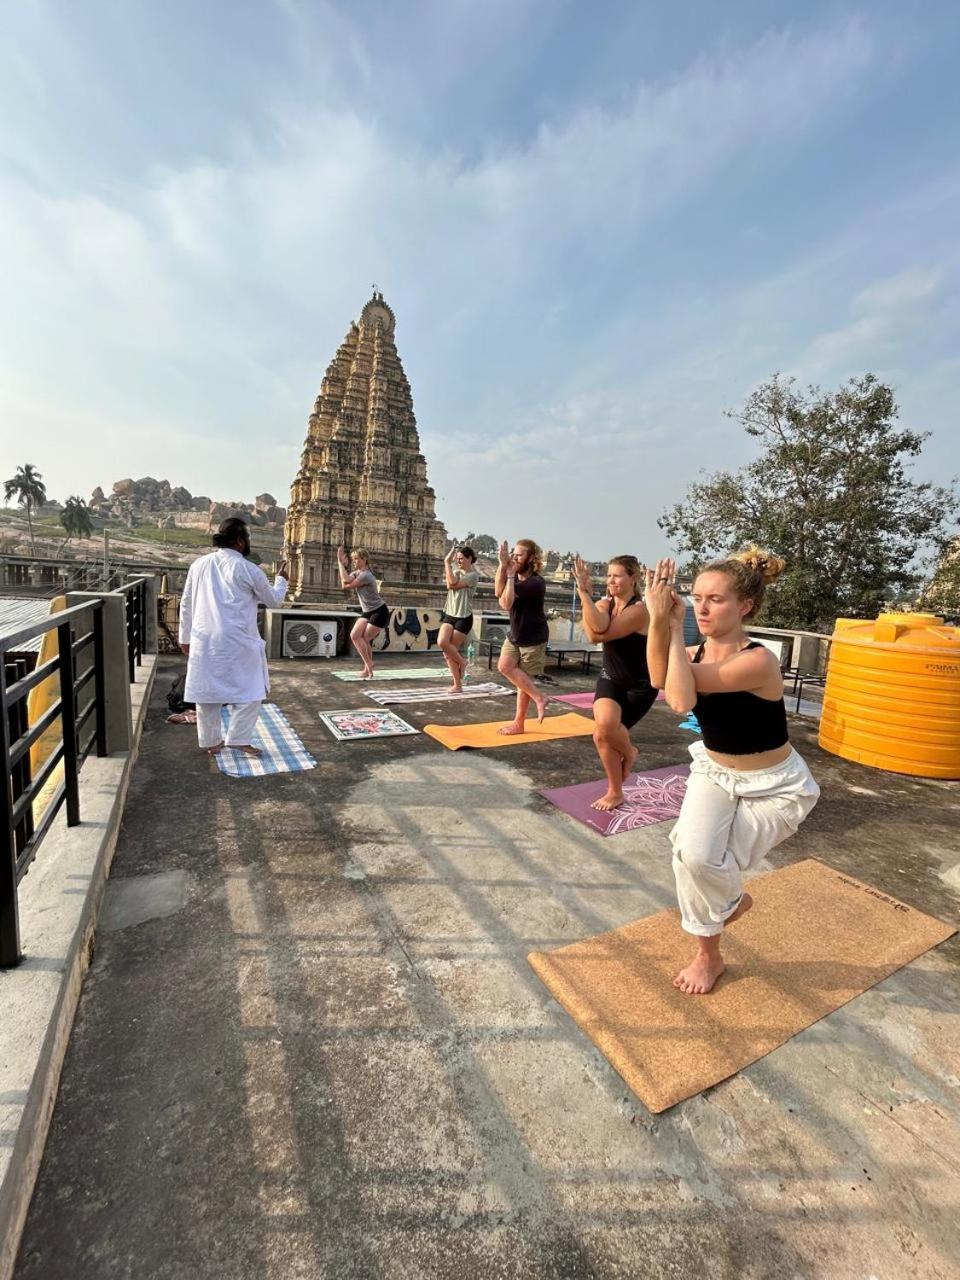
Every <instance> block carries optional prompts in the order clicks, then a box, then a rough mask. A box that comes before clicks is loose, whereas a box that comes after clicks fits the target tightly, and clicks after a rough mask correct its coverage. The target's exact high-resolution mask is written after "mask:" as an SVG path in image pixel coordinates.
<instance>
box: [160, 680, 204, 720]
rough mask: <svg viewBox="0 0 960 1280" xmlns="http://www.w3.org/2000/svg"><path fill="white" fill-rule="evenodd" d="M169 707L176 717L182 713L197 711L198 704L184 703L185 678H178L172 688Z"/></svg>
mask: <svg viewBox="0 0 960 1280" xmlns="http://www.w3.org/2000/svg"><path fill="white" fill-rule="evenodd" d="M167 706H168V707H169V708H170V711H171V713H172V714H174V715H176V714H177V713H179V712H181V711H195V710H196V707H197V704H196V703H195V702H184V700H183V676H177V678H176V680H174V682H173V684H172V685H171V686H170V692H169V693H168V694H167Z"/></svg>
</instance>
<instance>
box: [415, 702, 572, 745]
mask: <svg viewBox="0 0 960 1280" xmlns="http://www.w3.org/2000/svg"><path fill="white" fill-rule="evenodd" d="M509 723H510V721H509V720H494V721H493V722H492V723H489V724H425V725H424V726H423V732H424V733H428V734H429V735H430V737H431V738H436V740H437V741H438V742H442V743H443V745H444V746H445V747H449V749H450V750H451V751H459V750H460V748H461V747H519V746H523V744H524V743H526V745H527V746H530V744H531V743H534V742H549V741H550V740H551V739H552V738H582V737H585V736H587V735H589V734H592V733H593V721H592V720H587V719H586V718H585V717H584V716H579V715H577V713H576V712H575V711H568V712H567V713H566V715H562V716H547V718H546V719H545V720H544V722H543V723H542V724H537V721H536V718H535V717H534V716H529V717H528V718H527V721H526V726H525V728H524V731H523V733H513V734H502V733H500V732H499V730H500V729H502V728H503V727H504V725H508V724H509Z"/></svg>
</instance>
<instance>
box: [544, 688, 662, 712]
mask: <svg viewBox="0 0 960 1280" xmlns="http://www.w3.org/2000/svg"><path fill="white" fill-rule="evenodd" d="M594 697H595V694H594V692H593V690H592V689H590V690H588V691H587V692H586V693H558V694H557V695H556V697H551V699H550V701H551V702H565V703H566V704H567V706H568V707H579V708H580V709H581V710H583V711H586V710H588V709H589V708H590V707H592V706H593V702H594ZM664 701H665V698H664V694H663V690H662V689H661V690H660V692H659V693H658V694H657V702H664Z"/></svg>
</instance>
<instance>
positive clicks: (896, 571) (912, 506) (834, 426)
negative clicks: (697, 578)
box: [659, 373, 960, 628]
mask: <svg viewBox="0 0 960 1280" xmlns="http://www.w3.org/2000/svg"><path fill="white" fill-rule="evenodd" d="M898 414H899V410H898V407H897V404H896V402H895V400H894V396H893V391H892V389H891V388H890V387H889V386H886V385H884V383H882V382H880V381H879V380H878V379H877V378H876V377H875V375H874V374H872V373H868V374H865V375H864V376H863V377H861V378H851V379H850V381H849V382H847V383H846V384H845V385H844V386H842V387H841V388H840V389H839V390H838V391H826V392H824V391H821V390H820V389H819V388H818V387H811V388H810V389H809V390H808V391H807V392H806V393H803V392H800V391H798V390H797V389H796V387H795V385H794V380H793V379H782V378H780V377H779V376H775V377H773V378H772V379H771V380H770V381H769V382H767V383H765V384H763V385H762V386H761V387H759V388H758V389H757V390H756V391H755V392H754V393H753V394H752V395H751V396H749V397H748V399H747V401H746V403H745V405H744V407H743V409H742V410H740V411H738V412H733V413H731V414H729V415H728V416H730V417H731V418H733V419H734V420H735V421H736V422H739V423H740V424H741V425H742V426H743V428H744V430H745V431H746V432H747V434H748V435H749V436H753V437H754V438H755V439H756V440H757V441H759V443H760V450H761V451H760V453H759V455H758V457H757V458H756V459H755V460H754V461H753V462H751V463H749V464H748V465H747V466H746V467H743V468H742V469H741V470H740V471H737V472H729V471H724V472H719V473H718V474H716V475H712V476H706V477H704V478H703V479H702V480H699V481H697V482H696V483H694V484H692V485H690V487H689V488H688V490H687V495H686V498H685V499H684V501H683V502H681V503H678V504H677V505H676V506H675V507H672V508H671V509H670V510H669V511H666V512H664V514H663V515H662V516H661V517H660V520H659V524H660V527H661V529H663V530H664V531H665V532H666V533H667V535H668V536H669V538H670V539H671V541H672V542H673V544H674V546H675V547H676V548H677V549H678V550H679V551H680V552H681V553H682V552H690V553H691V554H692V560H691V562H690V563H689V564H688V565H687V566H685V569H689V568H696V567H698V566H699V565H702V564H704V563H706V562H707V561H708V560H712V559H714V558H716V557H717V556H721V555H723V554H724V553H726V552H728V551H730V550H733V549H735V548H737V547H742V546H744V545H745V544H746V543H748V542H756V543H758V544H760V545H761V546H763V547H766V548H768V549H769V550H770V551H773V552H775V553H776V554H777V555H781V556H783V557H784V558H785V559H786V561H787V570H786V573H785V574H784V575H783V577H782V579H781V580H780V582H779V583H778V585H777V588H776V590H775V591H773V592H771V594H770V596H769V597H768V601H769V603H768V604H767V605H766V606H765V608H764V614H763V618H764V621H765V622H768V623H769V624H770V625H771V626H784V627H801V628H815V627H822V626H830V625H831V624H832V623H833V621H834V619H835V618H837V617H855V618H863V617H867V618H872V617H876V615H877V614H878V613H879V612H881V611H882V610H883V609H884V608H885V607H889V606H888V601H889V600H890V599H891V598H895V597H897V596H899V595H901V594H902V593H903V592H905V591H914V592H915V591H916V588H917V586H918V583H919V579H920V570H921V568H922V565H921V563H920V561H921V560H922V559H923V558H924V557H925V556H930V555H931V554H933V555H934V556H935V557H938V558H939V556H940V555H942V553H943V550H944V548H945V547H946V545H947V543H948V542H949V539H950V536H951V535H952V534H953V532H954V530H955V527H956V526H955V515H956V512H957V510H958V505H960V504H958V496H957V493H956V489H955V487H954V486H953V484H951V485H950V487H948V488H944V487H941V486H939V485H934V484H918V483H917V482H916V481H914V480H911V479H910V478H909V475H908V468H909V466H910V461H911V459H913V458H916V457H917V456H918V455H919V453H920V451H921V449H922V447H923V442H924V440H926V439H927V435H928V434H929V433H925V432H917V431H909V430H904V429H902V428H900V427H898V426H897V425H896V419H897V417H898ZM948 531H949V532H948Z"/></svg>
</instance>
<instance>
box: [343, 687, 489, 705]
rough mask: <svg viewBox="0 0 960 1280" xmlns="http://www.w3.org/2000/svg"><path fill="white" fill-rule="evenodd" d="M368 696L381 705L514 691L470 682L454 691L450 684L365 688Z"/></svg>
mask: <svg viewBox="0 0 960 1280" xmlns="http://www.w3.org/2000/svg"><path fill="white" fill-rule="evenodd" d="M364 693H365V694H366V695H367V697H368V698H372V699H373V700H374V702H379V704H380V706H381V707H385V706H387V704H388V703H391V702H394V703H396V702H452V701H453V699H454V698H494V697H497V696H498V695H500V694H504V693H513V689H512V688H509V689H508V688H504V686H503V685H502V684H496V683H492V682H491V683H487V684H468V685H465V686H464V688H462V689H461V690H460V692H459V693H454V692H453V690H452V689H451V688H450V687H449V686H448V685H436V686H434V685H430V686H428V687H427V688H426V689H417V688H414V689H364Z"/></svg>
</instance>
